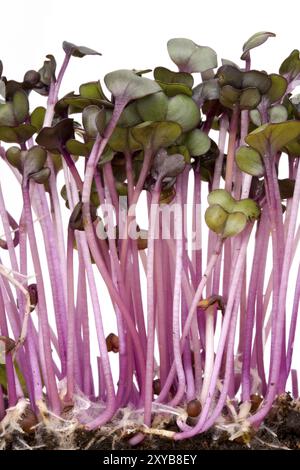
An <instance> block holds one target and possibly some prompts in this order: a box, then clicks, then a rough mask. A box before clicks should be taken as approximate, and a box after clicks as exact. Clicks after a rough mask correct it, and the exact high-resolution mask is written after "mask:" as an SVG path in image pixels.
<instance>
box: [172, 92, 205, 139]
mask: <svg viewBox="0 0 300 470" xmlns="http://www.w3.org/2000/svg"><path fill="white" fill-rule="evenodd" d="M166 120H167V121H174V122H177V123H178V124H179V125H180V126H181V128H182V130H183V132H187V131H190V130H192V129H194V128H195V127H196V126H197V125H198V124H199V121H200V110H199V108H198V106H197V105H196V103H195V102H194V101H193V100H192V99H191V98H189V97H188V96H185V95H176V96H173V97H172V98H170V99H169V103H168V112H167V116H166Z"/></svg>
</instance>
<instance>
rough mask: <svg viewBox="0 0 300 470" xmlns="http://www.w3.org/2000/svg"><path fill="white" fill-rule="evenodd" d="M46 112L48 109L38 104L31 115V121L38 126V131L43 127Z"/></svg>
mask: <svg viewBox="0 0 300 470" xmlns="http://www.w3.org/2000/svg"><path fill="white" fill-rule="evenodd" d="M45 114H46V109H45V108H44V107H43V106H38V107H37V108H35V109H34V110H33V111H32V113H31V115H30V122H31V124H32V125H33V126H34V127H35V128H36V130H37V131H40V130H41V128H42V127H43V123H44V119H45Z"/></svg>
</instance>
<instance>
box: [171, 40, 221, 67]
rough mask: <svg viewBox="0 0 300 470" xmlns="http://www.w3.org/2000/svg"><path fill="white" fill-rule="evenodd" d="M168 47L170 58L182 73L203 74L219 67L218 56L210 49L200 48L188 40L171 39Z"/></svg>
mask: <svg viewBox="0 0 300 470" xmlns="http://www.w3.org/2000/svg"><path fill="white" fill-rule="evenodd" d="M167 47H168V53H169V56H170V58H171V59H172V60H173V62H174V63H175V64H176V65H177V66H178V68H179V70H180V71H181V72H186V73H197V72H198V73H202V72H205V71H206V70H210V69H213V68H215V67H217V54H216V53H215V51H214V50H213V49H211V48H210V47H205V46H198V45H197V44H195V43H194V42H193V41H191V40H190V39H186V38H174V39H170V40H169V41H168V44H167Z"/></svg>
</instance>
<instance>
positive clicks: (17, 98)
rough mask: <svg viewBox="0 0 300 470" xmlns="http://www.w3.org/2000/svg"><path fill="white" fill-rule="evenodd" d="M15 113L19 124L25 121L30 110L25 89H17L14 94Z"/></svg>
mask: <svg viewBox="0 0 300 470" xmlns="http://www.w3.org/2000/svg"><path fill="white" fill-rule="evenodd" d="M13 109H14V115H15V118H16V120H17V122H18V123H19V124H21V123H22V122H24V121H25V119H26V117H27V115H28V112H29V102H28V98H27V95H26V93H25V91H22V90H17V91H16V92H15V94H14V96H13Z"/></svg>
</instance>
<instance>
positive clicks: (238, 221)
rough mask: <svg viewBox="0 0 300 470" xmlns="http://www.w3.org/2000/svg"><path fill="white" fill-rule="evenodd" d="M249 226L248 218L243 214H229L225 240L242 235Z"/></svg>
mask: <svg viewBox="0 0 300 470" xmlns="http://www.w3.org/2000/svg"><path fill="white" fill-rule="evenodd" d="M246 225H247V217H246V215H245V214H243V213H242V212H234V213H233V214H229V215H228V217H227V220H226V223H225V227H224V230H223V233H222V236H223V238H228V237H233V236H235V235H238V234H239V233H241V232H242V231H243V230H244V228H245V227H246Z"/></svg>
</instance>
